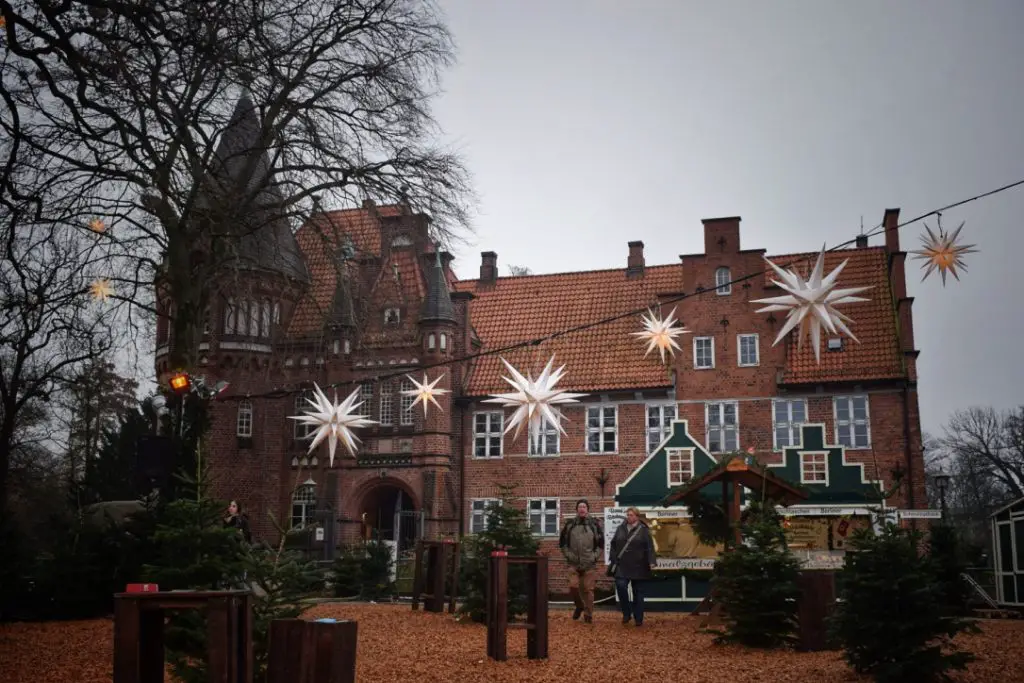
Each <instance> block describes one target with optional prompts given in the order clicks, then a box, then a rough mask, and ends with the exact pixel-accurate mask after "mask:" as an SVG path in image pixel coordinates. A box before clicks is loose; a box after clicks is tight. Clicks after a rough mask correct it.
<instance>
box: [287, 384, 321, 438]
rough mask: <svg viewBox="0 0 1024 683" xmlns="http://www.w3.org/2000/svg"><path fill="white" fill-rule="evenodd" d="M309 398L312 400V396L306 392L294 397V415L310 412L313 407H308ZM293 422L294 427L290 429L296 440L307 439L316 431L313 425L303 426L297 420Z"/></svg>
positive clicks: (303, 424)
mask: <svg viewBox="0 0 1024 683" xmlns="http://www.w3.org/2000/svg"><path fill="white" fill-rule="evenodd" d="M310 398H313V394H312V393H311V392H308V391H303V392H302V393H300V394H298V395H296V396H295V413H294V415H303V414H305V412H306V411H307V410H312V408H313V407H312V406H311V405H309V400H308V399H310ZM293 422H294V425H295V426H294V427H293V428H292V429H293V430H294V431H293V432H292V435H293V436H294V438H295V439H296V440H300V439H305V438H307V437H308V436H309V435H310V434H312V433H313V431H314V430H315V429H316V427H314V426H313V425H308V424H305V423H303V422H300V421H299V420H294V421H293Z"/></svg>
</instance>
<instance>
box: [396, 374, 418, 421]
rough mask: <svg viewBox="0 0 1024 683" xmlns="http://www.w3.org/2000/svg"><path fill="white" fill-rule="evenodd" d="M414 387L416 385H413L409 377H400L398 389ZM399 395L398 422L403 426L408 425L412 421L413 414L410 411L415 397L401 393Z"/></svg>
mask: <svg viewBox="0 0 1024 683" xmlns="http://www.w3.org/2000/svg"><path fill="white" fill-rule="evenodd" d="M415 388H416V387H414V386H413V384H412V382H411V381H410V380H409V378H407V377H405V378H402V383H401V385H400V391H412V390H414V389H415ZM399 397H400V398H399V400H398V424H400V425H402V426H403V427H408V426H410V425H412V423H413V417H414V415H413V412H412V404H413V402H414V401H415V400H416V397H415V396H407V395H405V394H402V393H400V394H399Z"/></svg>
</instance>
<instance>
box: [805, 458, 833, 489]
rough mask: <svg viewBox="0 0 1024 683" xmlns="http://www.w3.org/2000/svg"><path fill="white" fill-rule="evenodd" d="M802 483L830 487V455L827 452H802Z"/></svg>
mask: <svg viewBox="0 0 1024 683" xmlns="http://www.w3.org/2000/svg"><path fill="white" fill-rule="evenodd" d="M800 483H801V484H824V485H825V486H828V453H826V452H825V451H801V453H800Z"/></svg>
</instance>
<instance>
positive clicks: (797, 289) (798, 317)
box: [751, 247, 871, 364]
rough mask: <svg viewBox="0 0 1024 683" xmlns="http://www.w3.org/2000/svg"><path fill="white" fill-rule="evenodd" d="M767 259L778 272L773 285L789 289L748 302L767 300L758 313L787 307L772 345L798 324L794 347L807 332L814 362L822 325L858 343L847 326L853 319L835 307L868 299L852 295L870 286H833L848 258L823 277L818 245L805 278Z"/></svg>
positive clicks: (759, 302)
mask: <svg viewBox="0 0 1024 683" xmlns="http://www.w3.org/2000/svg"><path fill="white" fill-rule="evenodd" d="M764 260H765V261H768V265H769V266H771V267H772V270H774V271H775V272H776V273H777V274H778V276H779V277H780V278H781V282H780V281H779V280H772V282H774V283H775V284H776V285H778V286H779V287H781V288H782V289H784V290H786V291H787V292H789V294H785V295H783V296H773V297H769V298H767V299H755V300H754V301H752V302H751V303H755V304H769V305H768V306H765V307H764V308H759V309H758V310H757V312H758V313H768V312H769V311H789V315H788V316H787V318H788V319H787V320H786V324H785V325H783V326H782V329H781V330H779V336H778V337H776V338H775V342H774V343H773V344H772V346H775V345H776V344H778V343H779V342H780V341H782V340H783V339H784V338H785V336H786V335H787V334H789V332H790V330H792V329H793V328H794V327H796V326H797V325H799V326H800V330H799V332H798V333H797V334H798V335H799V336H798V337H797V348H798V349H799V348H801V347H802V346H803V341H804V335H805V334H807V333H809V334H810V337H811V342H812V343H813V344H814V360H815V362H817V363H819V364H820V363H821V328H822V327H824V328H825V329H826V330H828V331H829V332H831V333H832V334H838V333H839V331H842V332H844V333H846V334H847V335H849V337H850V338H851V339H853V340H854V341H855V342H857V343H858V344H859V343H860V340H858V339H857V337H855V336H854V334H853V332H851V331H850V328H848V327H847V326H846V323H852V322H853V320H852V319H850V318H849V317H848V316H845V315H843V314H842V313H840V312H839V311H837V310H836V309H835V307H836V306H837V305H839V304H851V303H855V302H857V301H869V299H865V298H863V297H859V296H854V295H855V294H859V293H861V292H864V291H866V290H869V289H871V287H849V288H847V289H835V286H836V280H837V279H838V278H839V274H840V273H841V272H842V271H843V268H845V267H846V264H847V262H848V261H849V259H847V260H846V261H843V262H842V263H840V264H839V266H838V267H837V268H836V269H835V270H833V271H832V272H831V273H829V274H828V275H827V276H826V277H824V278H823V277H822V273H823V272H824V270H825V247H822V248H821V253H820V254H818V261H817V262H816V263H815V264H814V270H812V271H811V277H810V278H808V279H807V280H804V279H803V278H802V277H800V275H799V274H797V273H796V272H794V271H791V270H783V269H782V268H779V267H778V266H777V265H775V264H774V263H772V262H771V261H770V260H768V258H767V257H765V259H764Z"/></svg>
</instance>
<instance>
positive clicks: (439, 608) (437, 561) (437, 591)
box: [424, 544, 448, 612]
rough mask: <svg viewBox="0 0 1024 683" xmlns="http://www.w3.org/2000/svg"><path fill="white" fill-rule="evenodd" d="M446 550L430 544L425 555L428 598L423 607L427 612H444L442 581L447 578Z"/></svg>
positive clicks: (440, 546) (442, 546)
mask: <svg viewBox="0 0 1024 683" xmlns="http://www.w3.org/2000/svg"><path fill="white" fill-rule="evenodd" d="M447 550H448V549H447V548H446V547H445V546H444V545H440V544H432V545H431V546H430V548H429V551H428V554H427V564H428V565H429V571H428V573H427V577H428V579H427V580H428V582H429V584H430V596H429V600H427V602H426V604H425V605H424V607H425V609H426V610H427V611H428V612H443V611H444V580H445V579H446V578H447V577H448V572H446V571H445V564H446V563H445V560H446V559H448V553H447V552H446V551H447Z"/></svg>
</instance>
